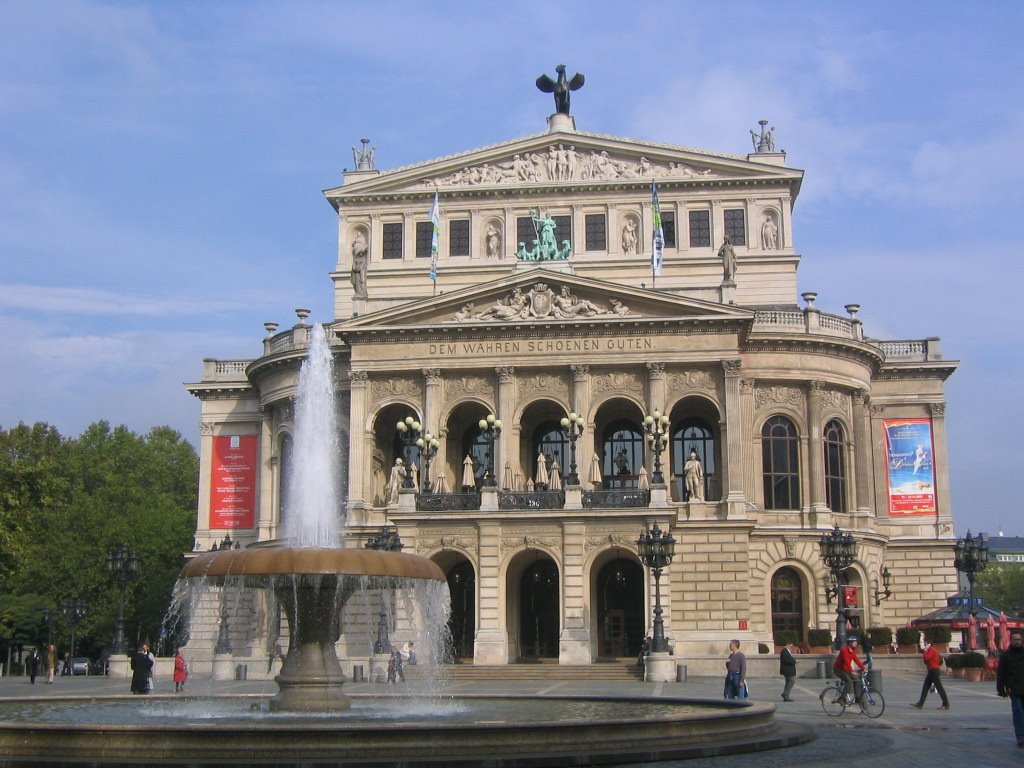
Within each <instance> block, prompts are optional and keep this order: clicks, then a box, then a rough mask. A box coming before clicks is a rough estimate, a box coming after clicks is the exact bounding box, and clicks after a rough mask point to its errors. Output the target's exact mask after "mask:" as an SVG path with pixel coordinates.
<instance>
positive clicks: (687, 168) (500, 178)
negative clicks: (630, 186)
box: [422, 143, 715, 187]
mask: <svg viewBox="0 0 1024 768" xmlns="http://www.w3.org/2000/svg"><path fill="white" fill-rule="evenodd" d="M714 175H715V174H714V173H713V172H712V171H711V169H710V168H698V167H695V166H691V165H688V164H686V163H677V162H661V161H652V160H650V159H649V158H647V157H645V156H643V155H639V156H633V157H630V156H625V155H612V154H610V153H609V152H608V151H606V150H601V151H598V150H596V149H593V150H591V151H590V152H589V153H585V152H580V151H578V150H577V149H576V147H575V145H573V144H564V143H562V144H552V145H551V146H550V147H548V149H547V151H546V152H523V153H520V154H516V155H513V156H512V157H511V158H510V159H508V160H499V161H497V162H489V163H480V164H478V165H469V166H466V167H465V168H460V169H459V170H457V171H454V172H453V173H450V174H448V175H447V176H442V177H441V178H438V179H424V180H423V182H422V183H423V185H424V186H427V187H434V186H439V187H475V186H494V185H506V184H507V185H515V186H518V185H520V184H523V183H531V182H533V183H542V182H556V183H557V182H566V181H591V182H593V181H616V180H620V179H624V180H625V179H656V178H669V179H699V178H709V177H712V176H714Z"/></svg>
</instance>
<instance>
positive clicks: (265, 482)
mask: <svg viewBox="0 0 1024 768" xmlns="http://www.w3.org/2000/svg"><path fill="white" fill-rule="evenodd" d="M260 416H261V419H260V495H259V500H258V502H257V504H258V506H257V513H256V515H257V516H256V540H257V541H265V540H266V539H271V538H273V534H272V531H273V529H274V507H275V506H276V504H275V497H276V495H277V494H276V493H275V491H276V489H277V476H276V472H275V470H276V468H277V466H278V462H277V455H276V454H275V453H274V423H273V414H272V413H270V412H268V411H267V410H266V409H265V408H263V407H262V406H261V407H260Z"/></svg>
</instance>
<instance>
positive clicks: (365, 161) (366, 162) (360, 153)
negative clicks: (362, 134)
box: [352, 139, 377, 171]
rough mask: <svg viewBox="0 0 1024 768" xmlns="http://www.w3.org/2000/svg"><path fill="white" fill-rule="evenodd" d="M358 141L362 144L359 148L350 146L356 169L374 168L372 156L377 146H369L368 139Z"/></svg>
mask: <svg viewBox="0 0 1024 768" xmlns="http://www.w3.org/2000/svg"><path fill="white" fill-rule="evenodd" d="M359 141H360V143H361V144H362V145H363V146H362V148H361V149H356V148H355V147H352V160H353V161H354V162H355V164H356V170H357V171H372V170H375V169H374V166H373V156H374V155H375V154H376V153H377V148H376V147H371V146H370V140H369V139H360V140H359Z"/></svg>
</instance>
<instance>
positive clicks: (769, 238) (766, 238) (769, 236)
mask: <svg viewBox="0 0 1024 768" xmlns="http://www.w3.org/2000/svg"><path fill="white" fill-rule="evenodd" d="M761 245H763V246H764V249H765V250H766V251H774V250H776V249H778V247H779V228H778V226H776V224H775V217H774V216H772V215H771V214H769V215H767V216H765V217H764V224H762V225H761Z"/></svg>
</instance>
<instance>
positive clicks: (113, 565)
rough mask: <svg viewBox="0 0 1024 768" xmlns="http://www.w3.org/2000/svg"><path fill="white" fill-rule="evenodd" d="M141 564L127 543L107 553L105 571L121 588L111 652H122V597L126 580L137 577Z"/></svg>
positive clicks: (125, 587)
mask: <svg viewBox="0 0 1024 768" xmlns="http://www.w3.org/2000/svg"><path fill="white" fill-rule="evenodd" d="M141 566H142V558H141V557H139V553H138V552H136V551H135V550H134V549H129V548H128V545H127V544H120V545H118V546H117V547H116V548H114V549H113V550H112V551H111V552H109V553H107V573H109V574H110V576H111V578H113V580H114V583H116V584H117V585H118V587H120V589H121V595H120V600H119V601H118V605H117V624H116V625H115V627H114V645H113V648H112V649H111V653H115V654H118V655H120V654H123V653H124V652H125V647H124V598H125V593H126V592H127V590H128V582H129V581H135V580H136V579H137V578H139V568H140V567H141Z"/></svg>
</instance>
